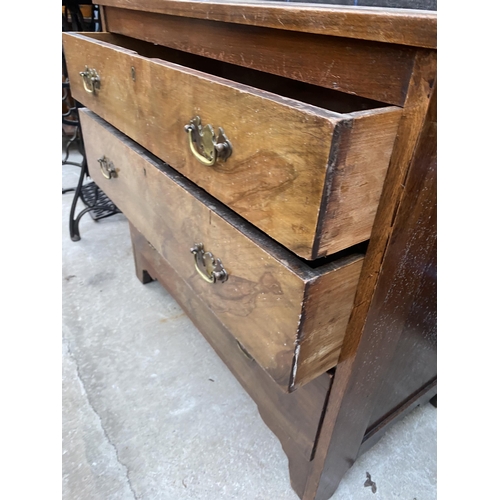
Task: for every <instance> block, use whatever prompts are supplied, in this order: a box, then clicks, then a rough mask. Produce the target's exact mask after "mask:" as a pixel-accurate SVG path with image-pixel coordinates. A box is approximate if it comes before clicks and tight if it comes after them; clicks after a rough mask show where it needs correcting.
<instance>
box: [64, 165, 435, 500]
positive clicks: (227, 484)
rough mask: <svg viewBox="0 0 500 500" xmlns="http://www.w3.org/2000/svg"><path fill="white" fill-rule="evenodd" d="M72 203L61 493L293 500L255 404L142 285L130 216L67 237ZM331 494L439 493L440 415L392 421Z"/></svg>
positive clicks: (83, 497) (72, 498)
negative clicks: (73, 238) (368, 484)
mask: <svg viewBox="0 0 500 500" xmlns="http://www.w3.org/2000/svg"><path fill="white" fill-rule="evenodd" d="M74 159H77V157H76V156H75V157H74ZM62 171H63V182H62V184H63V187H69V186H74V185H76V182H77V178H78V168H75V167H72V166H63V167H62ZM72 198H73V193H68V194H65V195H63V196H62V199H63V202H62V205H63V206H62V232H63V233H62V234H63V263H62V282H63V345H62V360H63V361H62V368H63V470H62V476H63V499H65V500H93V499H95V500H128V499H142V500H178V499H186V500H188V499H189V500H195V499H199V500H226V499H227V500H229V499H238V500H271V499H272V500H297V498H298V497H297V495H296V494H295V493H294V491H293V490H292V488H291V487H290V484H289V478H288V463H287V459H286V456H285V454H284V453H283V451H282V449H281V446H280V443H279V441H278V439H277V438H276V437H275V436H274V434H273V433H272V432H271V431H270V430H269V429H268V428H267V427H266V426H265V425H264V423H263V422H262V420H261V419H260V417H259V414H258V411H257V408H256V406H255V404H254V403H253V401H252V400H251V399H250V397H249V396H247V394H246V393H245V391H244V390H243V389H242V388H241V386H240V385H239V384H238V382H237V381H236V380H235V379H234V378H233V376H232V375H231V373H230V372H229V370H228V369H227V368H226V367H225V365H224V364H223V363H222V361H221V360H220V359H219V358H218V357H217V355H216V354H215V352H214V351H213V350H212V348H211V347H210V346H209V344H208V343H207V342H206V341H205V340H204V338H203V336H202V335H201V334H200V333H199V332H198V330H197V329H196V328H195V327H194V326H193V325H192V323H191V322H190V320H189V319H188V318H187V317H186V315H185V314H184V313H183V312H182V310H181V309H180V307H179V306H178V305H177V304H176V302H175V301H174V300H173V299H172V297H170V296H169V294H168V293H167V292H166V291H165V290H164V289H163V288H162V287H161V286H160V285H159V284H158V283H156V282H154V283H150V284H148V285H142V284H141V283H140V282H139V281H138V280H137V278H136V276H135V272H134V264H133V258H132V249H131V244H130V239H129V232H128V223H127V221H126V219H125V217H124V216H123V215H121V214H120V215H116V216H113V217H110V218H108V219H105V220H102V221H99V222H97V223H96V222H94V221H92V220H91V218H90V216H89V215H85V216H84V217H83V219H82V221H81V224H80V230H81V235H82V239H81V241H79V242H77V243H74V242H72V241H71V240H70V238H69V231H68V217H69V210H70V205H71V201H72ZM366 472H369V473H370V474H371V477H372V480H373V481H374V482H375V483H376V486H377V491H376V493H373V492H372V490H371V488H366V487H364V483H365V480H366ZM332 498H333V499H334V500H353V499H354V500H358V499H359V500H363V499H373V500H376V499H383V500H392V499H404V500H433V499H435V498H436V410H435V409H434V408H433V407H432V406H430V405H426V406H425V407H420V408H417V409H416V410H415V411H413V412H412V413H411V414H410V415H409V416H408V417H407V418H406V419H405V420H403V421H402V422H400V423H398V424H396V425H395V426H394V427H393V428H392V429H391V430H390V431H389V432H388V433H387V434H386V435H385V436H384V438H383V439H382V440H381V441H380V442H379V443H378V444H377V445H375V446H374V447H373V448H372V449H371V450H370V451H368V452H367V453H366V454H365V455H363V456H362V457H361V458H360V459H359V460H358V461H357V462H356V463H355V465H354V466H353V467H352V468H351V470H350V471H349V472H348V473H347V475H346V476H345V477H344V479H343V480H342V483H341V484H340V486H339V488H338V490H337V492H336V493H335V495H334V496H333V497H332Z"/></svg>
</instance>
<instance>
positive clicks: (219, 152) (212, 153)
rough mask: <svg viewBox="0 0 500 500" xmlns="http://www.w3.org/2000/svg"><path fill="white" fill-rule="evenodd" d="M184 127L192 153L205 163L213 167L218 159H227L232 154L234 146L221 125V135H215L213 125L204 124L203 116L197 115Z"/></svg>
mask: <svg viewBox="0 0 500 500" xmlns="http://www.w3.org/2000/svg"><path fill="white" fill-rule="evenodd" d="M184 129H185V130H186V132H187V133H188V142H189V149H190V150H191V153H193V156H194V157H195V158H196V159H197V160H198V161H199V162H200V163H203V165H206V166H208V167H211V166H212V165H214V164H215V162H216V161H217V160H219V159H220V160H223V161H226V160H227V159H228V158H229V157H230V156H231V153H232V152H233V147H232V145H231V143H230V142H229V139H228V138H227V137H226V135H225V134H224V130H223V129H222V128H221V127H219V137H215V132H214V129H213V127H212V125H210V124H208V125H205V126H202V124H201V118H200V117H199V116H195V117H194V118H193V119H192V120H191V121H190V122H189V124H188V125H186V126H185V127H184Z"/></svg>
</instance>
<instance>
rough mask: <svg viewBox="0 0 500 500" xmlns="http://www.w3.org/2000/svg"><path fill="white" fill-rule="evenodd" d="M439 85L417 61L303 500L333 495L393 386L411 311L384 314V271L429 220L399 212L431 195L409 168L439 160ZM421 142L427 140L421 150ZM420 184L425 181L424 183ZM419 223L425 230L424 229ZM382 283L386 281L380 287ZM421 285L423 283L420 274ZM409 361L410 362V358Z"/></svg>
mask: <svg viewBox="0 0 500 500" xmlns="http://www.w3.org/2000/svg"><path fill="white" fill-rule="evenodd" d="M435 79H436V53H435V52H433V51H422V52H421V53H419V55H418V57H417V60H416V64H415V69H414V73H413V76H412V83H411V85H410V92H409V94H408V98H407V103H406V106H405V109H404V111H403V117H402V119H401V123H400V127H399V131H398V137H397V139H396V143H395V146H394V152H393V155H392V158H391V164H390V166H389V171H388V174H387V179H386V182H385V185H384V189H383V192H382V196H381V201H380V205H379V210H378V212H377V215H376V218H375V224H374V230H373V232H372V239H371V240H370V244H369V246H368V252H367V256H366V259H365V261H364V265H363V269H362V272H361V278H360V282H359V285H358V288H357V291H356V298H355V301H354V307H353V311H352V314H351V319H350V321H349V324H348V326H347V333H346V336H345V338H344V342H343V345H342V350H341V355H340V359H339V363H338V366H337V368H336V372H335V379H334V384H333V386H332V391H331V393H330V396H329V403H328V406H327V410H326V413H325V420H324V423H323V426H322V429H321V435H320V437H319V440H318V445H317V449H316V455H315V459H314V461H313V462H311V463H310V466H309V472H308V474H307V481H306V483H305V484H304V483H302V484H301V485H300V487H299V489H298V490H297V491H298V493H299V495H300V496H301V498H303V500H313V499H314V500H326V499H328V498H330V497H331V495H332V494H333V493H334V491H335V490H336V488H337V486H338V484H339V482H340V480H341V479H342V477H343V475H344V474H345V473H346V471H347V470H348V469H349V467H351V465H352V464H353V463H354V461H355V459H356V457H357V455H358V452H359V449H360V446H361V443H362V441H363V437H364V435H365V433H366V431H367V429H368V427H369V424H370V419H371V415H372V413H373V411H374V408H375V407H376V405H377V400H378V399H379V398H380V397H383V395H382V394H381V393H379V389H380V388H381V386H382V384H383V383H384V380H386V379H385V377H386V376H387V373H388V370H389V367H390V365H391V360H392V359H393V356H394V354H395V352H396V349H397V345H398V342H399V339H400V336H401V333H402V331H403V326H404V323H405V322H406V320H407V316H406V312H402V311H403V309H405V311H407V309H406V305H403V302H401V308H403V309H401V310H400V306H399V305H398V304H399V303H400V302H399V301H400V299H401V300H403V299H402V297H399V296H398V297H399V298H398V299H396V300H395V302H393V305H394V306H395V307H396V309H395V310H393V312H392V313H391V314H385V313H384V312H383V310H382V309H381V308H382V307H383V303H384V300H385V298H386V295H387V292H388V290H390V291H391V294H392V293H396V291H397V288H396V287H393V285H392V279H393V278H394V274H392V271H387V272H386V273H385V272H384V266H388V268H389V269H390V268H393V266H398V265H399V263H401V258H402V256H403V255H404V253H403V254H402V253H392V254H391V256H390V257H388V255H389V254H388V253H387V252H388V249H389V248H390V246H391V242H396V241H398V240H397V237H398V233H399V232H400V231H406V234H410V241H411V231H412V224H413V223H417V222H418V218H419V217H420V216H421V214H422V211H421V210H420V209H419V208H418V207H416V206H415V205H413V206H414V209H415V214H414V216H415V218H414V219H413V222H412V221H411V219H406V218H405V216H402V215H400V214H401V213H402V212H400V210H405V214H406V216H410V217H411V214H412V208H408V207H411V206H412V204H413V203H414V201H415V198H416V197H417V198H418V196H419V195H421V196H422V197H423V198H422V199H424V198H425V197H426V196H431V197H432V192H430V191H429V190H425V191H424V192H423V193H419V191H418V189H417V190H415V189H414V190H412V191H409V190H407V189H406V187H407V186H406V182H407V176H408V175H410V177H408V179H410V178H411V176H412V175H413V176H417V179H418V176H420V175H421V173H422V171H419V168H417V167H414V168H412V170H410V168H411V166H412V162H413V165H415V164H417V162H420V163H421V165H422V166H424V171H425V168H429V170H430V171H431V170H432V161H433V160H432V155H429V148H428V147H427V146H425V143H426V142H427V141H430V144H432V140H433V139H432V135H431V136H429V135H427V133H428V130H429V129H428V127H429V125H426V126H425V127H424V125H425V124H426V123H427V124H429V122H431V121H432V119H431V117H432V116H433V112H432V111H431V112H428V111H429V105H430V101H431V98H433V99H435V93H434V90H435V84H436V80H435ZM426 119H427V122H426ZM431 127H432V126H431ZM420 138H421V141H422V142H421V143H420V144H421V145H420V146H419V149H418V150H417V151H416V148H417V145H418V144H419V139H420ZM422 144H424V145H422ZM431 148H432V146H431ZM409 172H410V174H408V173H409ZM418 182H420V183H422V182H426V181H425V179H420V180H419V181H418ZM418 182H417V185H418ZM421 187H422V185H421ZM428 206H429V205H427V207H428ZM406 210H408V211H406ZM418 225H420V226H421V224H420V223H418ZM421 227H422V226H421ZM429 234H430V233H427V236H426V237H428V236H429ZM402 242H404V240H402ZM406 244H408V241H406ZM428 255H429V256H430V255H431V254H428ZM408 258H410V256H408ZM421 271H422V270H420V271H419V276H420V272H421ZM382 276H383V280H382V278H381V277H382ZM379 279H380V280H382V281H380V283H379ZM415 279H417V280H418V279H419V278H418V276H415ZM399 290H400V292H398V293H399V295H402V294H404V297H405V298H404V301H405V302H404V303H405V304H408V303H409V302H406V301H410V302H412V301H413V300H414V293H415V292H416V291H417V290H416V289H415V288H412V284H409V285H408V286H406V284H404V283H403V284H402V287H401V288H399ZM408 355H409V356H411V352H410V353H408ZM407 396H411V395H407ZM401 403H404V401H402V402H401ZM382 432H383V430H382Z"/></svg>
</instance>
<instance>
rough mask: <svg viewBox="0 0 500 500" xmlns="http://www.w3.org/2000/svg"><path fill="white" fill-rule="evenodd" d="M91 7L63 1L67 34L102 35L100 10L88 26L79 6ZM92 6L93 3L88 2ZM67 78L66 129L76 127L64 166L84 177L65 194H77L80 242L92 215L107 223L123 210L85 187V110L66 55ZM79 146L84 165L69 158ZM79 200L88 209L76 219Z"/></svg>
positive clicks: (74, 233) (73, 229) (72, 223)
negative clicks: (75, 94)
mask: <svg viewBox="0 0 500 500" xmlns="http://www.w3.org/2000/svg"><path fill="white" fill-rule="evenodd" d="M84 3H87V2H85V1H79V2H76V1H74V0H73V1H70V0H68V1H63V5H65V6H66V9H65V14H66V15H65V16H63V31H99V29H100V19H99V17H98V12H99V11H98V10H96V9H97V6H95V9H94V14H93V16H92V20H91V22H90V23H86V22H85V20H84V18H83V16H82V14H81V11H80V8H79V6H78V5H79V4H84ZM88 3H91V2H88ZM68 11H69V13H70V14H71V21H69V16H68ZM62 56H63V59H62V61H63V76H64V77H65V80H66V81H64V82H63V84H62V89H63V103H66V107H67V109H68V111H66V112H65V113H63V115H62V123H63V125H68V126H72V127H75V129H74V133H73V135H72V136H71V137H70V139H69V140H68V143H67V144H66V146H65V151H64V159H63V161H62V164H63V165H73V166H75V167H79V168H80V177H79V179H78V184H77V186H76V187H75V188H66V189H64V188H63V190H62V193H63V194H65V193H69V192H72V191H74V192H75V194H74V196H73V202H72V204H71V210H70V213H69V234H70V237H71V240H72V241H79V240H80V239H81V238H80V229H79V224H80V220H81V218H82V217H83V216H84V215H85V214H86V213H89V214H90V216H91V217H92V219H93V220H94V221H98V220H100V219H105V218H106V217H110V216H111V215H115V214H118V213H121V211H120V210H119V208H118V207H117V206H116V205H115V204H114V203H113V202H112V201H111V200H110V199H109V198H108V197H107V196H106V195H105V194H104V193H103V191H101V189H99V187H98V186H97V184H96V183H95V182H93V181H90V182H88V183H86V184H84V182H85V179H86V178H88V179H90V176H89V172H88V168H87V157H86V155H85V146H84V144H83V136H82V130H81V126H80V120H79V116H78V108H80V107H82V106H81V104H80V103H78V102H77V101H75V100H72V99H71V97H70V85H69V80H68V72H67V69H66V60H65V58H64V52H63V55H62ZM73 144H75V145H77V147H78V152H79V153H80V155H81V156H82V161H81V162H80V163H76V162H73V161H69V160H68V158H69V154H70V148H71V146H72V145H73ZM78 200H81V201H82V202H83V204H84V205H85V208H84V209H83V210H82V211H81V212H80V213H79V214H78V215H77V216H76V217H75V213H76V206H77V204H78Z"/></svg>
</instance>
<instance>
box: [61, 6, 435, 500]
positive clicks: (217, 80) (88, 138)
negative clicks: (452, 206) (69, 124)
mask: <svg viewBox="0 0 500 500" xmlns="http://www.w3.org/2000/svg"><path fill="white" fill-rule="evenodd" d="M100 3H101V4H102V5H103V6H104V7H103V13H104V18H105V20H106V25H107V31H108V32H106V33H94V34H67V35H65V36H64V50H65V57H66V61H67V65H68V71H69V76H70V81H71V84H72V92H73V95H74V96H75V98H76V99H77V100H79V101H80V102H81V103H82V104H83V105H84V106H86V107H87V108H88V109H83V110H81V112H80V116H81V123H82V130H83V135H84V140H85V147H86V153H87V162H88V168H89V172H90V175H91V176H92V178H93V179H94V180H95V182H96V183H97V184H98V185H99V186H100V187H101V189H102V190H103V191H104V192H105V193H106V194H107V195H108V196H109V197H110V198H111V199H112V200H113V202H114V203H116V204H117V206H118V207H119V208H120V209H121V210H122V211H123V213H124V214H125V215H126V217H127V218H128V219H129V221H130V224H131V235H132V242H133V246H134V254H135V261H136V269H137V274H138V277H139V279H140V280H141V281H143V282H147V281H148V280H150V279H151V278H154V279H157V280H158V281H160V282H161V283H162V284H163V285H164V286H165V288H167V290H168V291H169V292H170V293H171V294H172V295H173V296H174V297H175V298H176V300H177V301H178V302H179V304H180V305H181V306H182V307H183V308H184V309H185V310H186V312H187V313H188V314H189V316H190V317H191V319H192V320H193V322H194V323H195V324H196V325H197V326H198V328H199V329H200V331H201V332H202V333H203V334H204V335H205V337H206V338H207V340H208V341H209V342H210V343H211V344H212V346H213V347H214V349H215V350H216V351H217V352H218V354H219V355H220V356H221V358H222V359H223V360H224V361H225V362H226V364H227V365H228V366H229V368H230V369H231V371H232V372H233V373H234V374H235V376H236V377H237V378H238V380H240V382H241V383H242V385H243V387H244V388H245V389H246V390H247V391H248V393H249V394H250V395H251V396H252V397H253V399H254V400H255V401H256V403H257V404H258V406H259V410H260V412H261V415H262V417H263V419H264V420H265V422H266V423H267V424H268V425H269V427H270V428H271V429H272V430H273V431H274V432H275V434H276V435H277V436H278V438H279V439H280V440H281V443H282V445H283V448H284V450H285V452H286V453H287V455H288V457H289V460H290V472H291V481H292V485H293V486H294V488H295V490H296V491H297V493H298V494H299V496H300V497H301V498H307V499H313V498H315V499H326V498H329V497H330V496H331V494H332V493H333V492H334V491H335V488H336V487H337V485H338V482H339V481H340V479H341V477H342V475H343V474H344V472H345V471H346V470H347V468H348V467H349V466H350V465H351V464H352V462H353V461H354V459H355V458H356V456H357V455H358V454H359V453H361V452H362V451H363V450H364V449H366V448H367V447H368V446H370V445H371V444H373V443H374V442H375V441H376V440H377V439H378V438H379V437H380V436H381V435H382V433H383V432H384V431H385V430H386V429H387V428H388V426H389V425H390V424H391V423H393V422H394V421H396V419H397V418H400V417H401V416H403V415H404V414H406V412H408V411H410V410H411V409H412V408H413V407H415V405H417V404H420V403H421V402H424V401H427V400H429V399H430V398H431V397H433V396H434V395H435V393H436V366H435V352H436V349H435V344H436V337H435V239H436V235H435V125H436V120H435V99H436V91H435V87H436V85H435V78H436V62H435V61H436V53H435V28H436V19H435V15H434V14H432V13H429V12H422V13H418V12H415V11H406V12H398V11H396V10H383V9H368V8H367V9H357V8H348V7H344V8H341V7H331V6H315V7H312V6H304V5H298V4H297V5H293V4H287V5H282V4H266V3H240V4H234V3H231V4H228V3H225V2H210V3H207V2H196V1H194V2H193V1H187V2H184V1H183V2H180V1H175V0H163V1H160V0H157V1H153V0H149V1H148V2H139V1H135V0H128V1H124V0H123V1H122V0H103V1H102V2H100Z"/></svg>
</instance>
